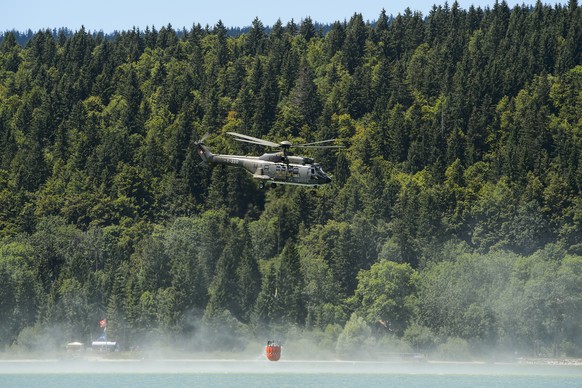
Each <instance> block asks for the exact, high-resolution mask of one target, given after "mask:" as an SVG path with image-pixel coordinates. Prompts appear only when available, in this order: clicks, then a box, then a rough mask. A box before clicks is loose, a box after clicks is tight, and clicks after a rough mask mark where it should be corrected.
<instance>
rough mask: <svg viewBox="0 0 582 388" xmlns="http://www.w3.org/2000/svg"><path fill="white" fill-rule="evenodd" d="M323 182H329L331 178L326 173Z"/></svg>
mask: <svg viewBox="0 0 582 388" xmlns="http://www.w3.org/2000/svg"><path fill="white" fill-rule="evenodd" d="M325 183H331V178H330V177H328V176H327V175H326V176H325Z"/></svg>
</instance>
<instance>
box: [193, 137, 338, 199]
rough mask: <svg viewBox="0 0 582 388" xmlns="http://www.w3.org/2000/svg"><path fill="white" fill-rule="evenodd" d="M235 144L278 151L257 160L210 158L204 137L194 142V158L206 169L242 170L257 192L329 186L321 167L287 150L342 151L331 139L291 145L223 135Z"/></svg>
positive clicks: (328, 180)
mask: <svg viewBox="0 0 582 388" xmlns="http://www.w3.org/2000/svg"><path fill="white" fill-rule="evenodd" d="M227 134H229V135H231V136H233V137H234V139H235V140H237V141H240V142H244V143H250V144H256V145H261V146H265V147H271V148H279V149H280V151H279V152H275V153H265V154H263V155H261V156H241V155H220V154H213V153H212V152H211V151H210V149H209V148H208V146H206V145H205V144H204V140H205V139H206V137H207V135H205V136H204V137H203V138H202V139H201V140H200V141H198V142H196V146H197V147H198V154H199V155H200V157H201V158H202V160H203V161H204V162H206V163H208V164H209V165H215V164H224V165H227V166H234V167H242V168H244V169H245V170H246V171H248V172H249V173H251V174H252V176H253V178H255V179H258V180H259V188H261V189H263V188H265V185H266V184H270V186H271V187H273V188H274V187H276V186H277V184H282V185H297V186H310V187H315V188H316V187H318V186H321V185H325V184H328V183H330V182H331V178H330V177H329V176H328V175H327V174H326V173H325V172H324V171H323V169H322V168H321V166H320V165H319V164H318V163H315V161H314V160H313V159H312V158H307V157H304V156H295V155H292V154H291V153H290V151H289V150H290V148H343V146H336V145H329V143H331V142H334V141H335V139H329V140H322V141H316V142H313V143H304V144H292V143H291V142H289V141H287V140H285V141H282V142H280V143H275V142H272V141H268V140H263V139H259V138H256V137H252V136H248V135H243V134H240V133H237V132H227Z"/></svg>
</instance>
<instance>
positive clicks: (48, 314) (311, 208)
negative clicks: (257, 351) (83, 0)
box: [0, 0, 582, 360]
mask: <svg viewBox="0 0 582 388" xmlns="http://www.w3.org/2000/svg"><path fill="white" fill-rule="evenodd" d="M228 31H229V30H228V28H227V27H226V26H224V25H223V23H222V22H220V21H219V22H218V23H217V24H216V25H214V26H212V27H208V26H207V27H202V26H200V25H199V24H193V25H192V27H191V28H190V29H189V30H180V31H176V30H174V29H173V27H172V26H171V25H167V26H165V27H162V28H160V29H159V30H158V29H156V28H154V27H147V28H146V29H145V30H140V29H137V28H135V29H133V30H129V31H121V32H118V33H117V34H115V36H114V37H109V38H106V37H105V36H104V35H103V34H102V33H97V34H94V33H91V32H90V31H86V30H85V28H83V27H80V28H79V30H77V31H75V32H73V33H71V34H65V33H64V31H63V30H61V32H60V33H59V34H54V33H53V31H51V30H41V31H38V32H36V33H34V34H32V35H31V36H30V39H29V40H28V41H27V43H26V44H25V45H24V46H22V45H21V44H19V42H18V41H17V39H16V38H17V34H16V33H14V32H6V33H5V34H3V35H2V40H1V42H0V285H1V286H0V317H1V319H0V351H2V352H4V353H11V354H14V353H18V352H31V351H43V350H44V351H47V350H51V349H55V348H58V347H62V346H63V345H64V344H65V343H66V342H68V341H72V340H80V341H81V342H86V343H90V341H91V339H94V338H96V337H98V336H99V335H100V334H101V329H100V325H99V322H100V320H102V319H106V320H107V336H108V338H110V339H114V340H117V341H119V342H120V343H121V346H122V348H123V349H126V350H127V349H133V348H135V347H142V348H143V347H147V346H154V345H156V346H157V345H160V344H163V345H164V346H168V347H172V348H173V349H178V350H180V351H184V352H204V351H210V350H221V351H226V352H236V351H241V350H244V349H245V348H246V347H247V346H249V343H252V342H253V341H257V342H260V343H262V342H263V340H265V341H266V339H267V338H269V337H270V336H272V335H277V336H279V337H280V338H281V339H282V340H283V343H284V345H285V344H288V345H289V347H290V348H293V346H295V347H296V348H297V349H302V350H304V351H309V350H313V349H319V350H325V351H328V352H329V354H330V355H332V356H333V357H338V358H346V359H347V358H353V357H360V356H361V357H369V358H374V357H381V355H382V354H385V353H391V352H402V353H404V352H421V353H426V354H428V355H430V356H431V357H434V358H438V357H441V358H452V357H453V358H454V357H456V358H460V359H464V360H467V359H476V358H479V359H482V358H483V357H493V355H499V354H509V355H512V356H515V355H518V356H527V357H533V356H535V357H582V196H581V194H582V9H581V7H580V6H578V3H577V1H576V0H570V1H569V3H568V4H565V5H559V4H557V5H554V6H550V5H544V4H542V3H541V2H540V1H538V2H537V4H535V6H525V5H522V6H515V7H513V8H510V7H509V6H508V5H507V3H506V2H505V1H502V2H498V1H496V2H495V3H493V4H491V6H489V7H486V8H475V7H470V8H469V9H463V8H461V7H460V6H459V4H458V3H457V2H454V3H453V4H452V5H449V4H448V3H444V4H442V5H435V6H434V7H433V9H432V10H431V11H430V12H429V13H428V15H423V14H421V13H419V12H412V11H411V10H410V9H405V10H404V11H403V12H402V13H401V14H398V15H396V16H392V15H387V14H386V12H385V11H383V10H382V11H380V12H379V15H378V19H377V20H376V21H374V23H370V22H365V21H364V20H363V18H362V15H361V14H358V13H355V14H353V15H351V16H350V17H348V18H347V19H346V20H344V21H337V22H335V23H333V24H332V25H330V26H327V28H326V29H325V32H324V30H323V29H322V28H321V26H317V25H316V24H315V22H314V21H312V20H311V19H310V18H309V17H307V18H305V19H303V20H301V21H299V22H295V21H293V20H292V21H290V22H285V23H283V22H282V21H281V20H278V21H276V22H275V24H273V25H272V26H270V27H266V26H265V25H264V24H263V22H262V21H260V20H259V19H258V18H256V19H255V20H254V21H252V25H251V26H250V28H248V30H245V32H244V33H241V34H238V35H232V34H229V33H228ZM228 131H234V132H239V133H243V134H247V135H250V136H255V137H260V138H264V139H268V140H271V141H275V142H279V141H282V140H289V141H292V142H296V143H302V142H313V141H319V140H323V139H329V138H335V139H336V143H335V144H338V145H343V146H344V148H342V149H332V150H313V151H311V152H310V151H309V150H306V152H304V153H302V155H305V156H309V157H312V158H314V159H315V160H316V161H317V162H319V163H320V164H321V166H322V167H323V169H324V170H325V171H326V172H327V173H329V174H330V175H331V176H332V177H333V182H332V183H331V184H329V185H326V186H323V187H320V188H318V189H317V190H311V189H306V188H302V187H294V186H281V185H280V186H277V187H276V188H269V189H262V190H261V189H259V186H258V183H257V182H256V181H255V180H253V179H252V176H251V175H249V174H248V173H246V172H245V171H244V170H242V169H236V168H230V167H224V166H216V167H214V168H212V167H209V166H205V165H201V164H200V162H201V160H200V158H199V157H198V155H197V153H196V147H195V143H196V142H197V141H198V140H199V139H201V138H202V137H203V136H204V135H205V134H206V133H208V134H209V135H210V136H209V137H208V139H207V141H206V143H207V144H208V146H210V147H211V149H212V150H213V151H214V152H219V153H228V154H241V155H244V154H250V155H260V154H261V153H263V152H267V151H269V150H268V149H263V148H260V147H257V146H254V145H249V144H244V143H237V142H235V141H233V139H232V138H230V137H229V136H227V135H226V132H228ZM273 333H275V334H273ZM160 346H161V345H160ZM284 356H285V355H284Z"/></svg>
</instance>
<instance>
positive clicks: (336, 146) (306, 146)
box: [293, 145, 345, 148]
mask: <svg viewBox="0 0 582 388" xmlns="http://www.w3.org/2000/svg"><path fill="white" fill-rule="evenodd" d="M293 147H295V148H345V147H344V146H341V145H333V146H318V145H296V146H293Z"/></svg>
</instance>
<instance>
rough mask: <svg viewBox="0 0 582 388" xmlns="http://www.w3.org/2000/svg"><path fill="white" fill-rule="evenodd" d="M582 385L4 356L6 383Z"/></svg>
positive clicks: (395, 368) (457, 367) (526, 370)
mask: <svg viewBox="0 0 582 388" xmlns="http://www.w3.org/2000/svg"><path fill="white" fill-rule="evenodd" d="M271 386H272V387H302V388H303V387H582V367H580V366H558V365H556V366H549V365H518V364H470V363H469V364H462V363H422V364H415V363H383V362H341V361H321V362H320V361H279V362H269V361H266V360H253V361H241V360H157V361H104V360H101V361H56V360H53V361H36V360H35V361H32V360H28V361H0V387H49V388H50V387H108V388H111V387H271Z"/></svg>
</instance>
